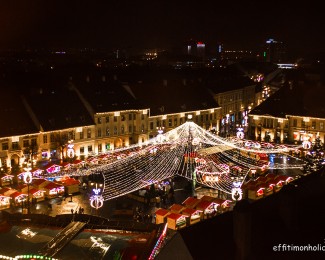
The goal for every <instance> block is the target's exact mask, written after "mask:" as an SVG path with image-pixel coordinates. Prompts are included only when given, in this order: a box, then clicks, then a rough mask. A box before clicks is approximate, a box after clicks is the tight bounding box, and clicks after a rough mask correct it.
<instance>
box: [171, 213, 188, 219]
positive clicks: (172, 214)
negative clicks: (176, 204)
mask: <svg viewBox="0 0 325 260" xmlns="http://www.w3.org/2000/svg"><path fill="white" fill-rule="evenodd" d="M181 217H185V216H184V215H182V214H178V213H170V214H169V215H168V216H167V218H170V219H174V220H177V219H179V218H181Z"/></svg>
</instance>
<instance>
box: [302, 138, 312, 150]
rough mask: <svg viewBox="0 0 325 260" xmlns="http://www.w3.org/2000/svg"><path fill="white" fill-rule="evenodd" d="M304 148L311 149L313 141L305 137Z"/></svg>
mask: <svg viewBox="0 0 325 260" xmlns="http://www.w3.org/2000/svg"><path fill="white" fill-rule="evenodd" d="M302 148H304V149H306V150H309V149H310V148H311V142H310V141H308V140H306V139H305V140H304V141H303V142H302Z"/></svg>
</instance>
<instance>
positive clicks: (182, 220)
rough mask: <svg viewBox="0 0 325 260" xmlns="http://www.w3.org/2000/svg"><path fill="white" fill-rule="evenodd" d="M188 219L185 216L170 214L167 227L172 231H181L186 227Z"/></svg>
mask: <svg viewBox="0 0 325 260" xmlns="http://www.w3.org/2000/svg"><path fill="white" fill-rule="evenodd" d="M186 217H187V216H185V215H182V214H178V213H170V214H169V215H168V216H167V226H168V228H170V229H174V230H177V229H180V228H184V227H186Z"/></svg>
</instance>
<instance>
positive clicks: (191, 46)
mask: <svg viewBox="0 0 325 260" xmlns="http://www.w3.org/2000/svg"><path fill="white" fill-rule="evenodd" d="M186 54H187V55H191V56H196V57H200V58H204V57H205V44H204V43H203V42H200V41H199V42H196V41H193V40H190V41H188V42H186Z"/></svg>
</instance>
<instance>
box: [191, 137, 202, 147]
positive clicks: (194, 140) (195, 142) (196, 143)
mask: <svg viewBox="0 0 325 260" xmlns="http://www.w3.org/2000/svg"><path fill="white" fill-rule="evenodd" d="M198 144H200V139H199V138H198V137H195V138H193V141H192V145H198Z"/></svg>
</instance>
